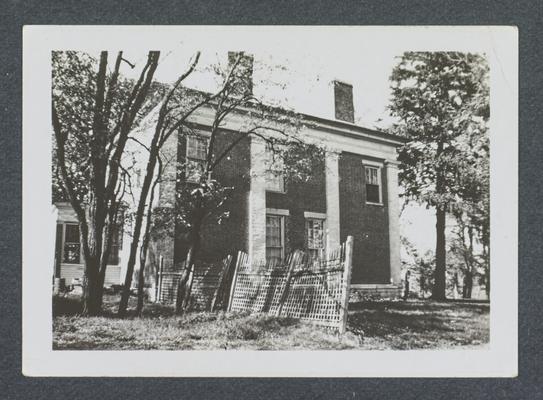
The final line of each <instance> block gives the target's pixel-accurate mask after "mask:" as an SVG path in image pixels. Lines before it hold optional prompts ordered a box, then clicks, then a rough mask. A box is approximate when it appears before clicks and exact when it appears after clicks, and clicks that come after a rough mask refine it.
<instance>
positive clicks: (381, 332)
mask: <svg viewBox="0 0 543 400" xmlns="http://www.w3.org/2000/svg"><path fill="white" fill-rule="evenodd" d="M489 309H490V306H489V304H488V303H482V302H467V301H460V302H456V301H444V302H436V301H430V300H416V301H396V302H394V301H387V302H364V303H356V304H352V305H350V306H349V319H348V330H350V331H351V332H357V333H361V334H362V335H363V336H364V338H372V339H378V340H384V339H386V340H387V341H388V343H389V344H390V345H391V347H392V348H423V347H430V343H433V344H434V345H435V344H436V343H442V344H443V345H444V346H447V345H456V344H480V343H486V342H488V337H489V325H488V324H489V322H488V314H489ZM400 337H401V338H402V340H398V338H400Z"/></svg>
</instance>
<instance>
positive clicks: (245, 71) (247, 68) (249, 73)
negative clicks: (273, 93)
mask: <svg viewBox="0 0 543 400" xmlns="http://www.w3.org/2000/svg"><path fill="white" fill-rule="evenodd" d="M238 57H241V58H240V60H239V63H238V64H237V66H236V70H235V71H234V82H235V84H234V85H235V90H234V93H235V94H238V95H252V94H253V63H254V58H253V55H252V54H247V53H245V52H244V51H229V52H228V71H230V69H231V68H232V67H233V65H234V63H235V62H236V60H237V59H238Z"/></svg>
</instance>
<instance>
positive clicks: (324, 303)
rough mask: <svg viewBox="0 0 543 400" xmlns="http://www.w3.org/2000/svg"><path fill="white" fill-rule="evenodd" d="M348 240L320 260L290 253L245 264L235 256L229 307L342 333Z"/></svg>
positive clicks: (241, 257) (348, 276) (347, 284)
mask: <svg viewBox="0 0 543 400" xmlns="http://www.w3.org/2000/svg"><path fill="white" fill-rule="evenodd" d="M352 248H353V239H352V237H351V236H349V237H348V238H347V241H346V242H345V243H344V244H342V245H341V246H340V247H339V248H338V249H336V250H335V251H331V252H329V253H328V255H327V257H325V258H323V259H318V260H315V259H310V258H307V257H306V256H305V255H304V254H303V253H301V252H296V253H294V254H293V255H292V256H290V257H289V258H288V259H287V260H285V262H284V263H280V264H277V263H262V264H251V263H250V262H249V259H248V256H247V255H246V254H245V253H242V252H240V253H238V257H237V262H236V268H235V270H234V277H233V281H232V287H231V294H230V300H229V309H230V310H231V311H249V312H263V313H270V314H274V315H277V316H285V317H293V318H299V319H301V320H306V321H311V322H313V323H316V324H319V325H323V326H326V327H329V328H333V329H337V330H339V331H340V332H341V333H343V332H344V331H345V328H346V322H347V307H348V299H349V290H350V280H351V270H352Z"/></svg>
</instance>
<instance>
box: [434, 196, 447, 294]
mask: <svg viewBox="0 0 543 400" xmlns="http://www.w3.org/2000/svg"><path fill="white" fill-rule="evenodd" d="M445 220H446V213H445V210H444V209H443V207H439V206H438V207H437V209H436V269H435V273H434V287H433V289H432V298H433V299H434V300H445V299H446V298H447V296H446V292H445V290H446V287H447V284H446V273H447V264H446V263H447V258H446V244H445Z"/></svg>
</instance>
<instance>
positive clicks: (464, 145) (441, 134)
mask: <svg viewBox="0 0 543 400" xmlns="http://www.w3.org/2000/svg"><path fill="white" fill-rule="evenodd" d="M487 80H488V65H487V63H486V60H485V59H484V57H483V56H481V55H479V54H469V53H458V52H407V53H405V54H404V55H403V56H402V57H401V59H400V61H399V63H398V65H397V66H396V67H395V68H394V70H393V72H392V75H391V83H392V85H391V87H392V101H391V105H390V110H391V114H392V115H393V116H395V117H397V119H398V121H399V122H398V123H397V124H396V125H395V126H394V127H393V129H392V131H393V132H395V133H396V134H399V135H402V136H404V137H406V139H407V142H406V144H405V145H404V146H402V148H401V149H400V153H399V160H400V162H401V164H400V173H399V178H400V182H401V184H402V186H403V188H404V196H405V198H406V200H414V201H416V202H418V203H420V204H424V205H426V206H427V207H433V208H435V210H436V217H437V220H436V234H437V241H436V276H435V280H436V285H435V286H434V287H435V291H434V296H435V297H437V298H444V297H445V280H446V272H445V270H446V256H445V246H446V244H445V219H446V214H447V213H455V215H457V214H458V213H460V214H462V213H465V212H467V211H468V210H470V211H469V214H470V218H474V219H477V218H478V219H479V221H480V222H481V223H486V222H484V221H488V219H487V217H486V216H485V214H486V215H487V214H488V201H487V198H488V196H486V195H485V193H488V179H486V178H485V177H484V176H482V175H481V174H485V173H486V174H487V172H485V171H488V138H487V121H488V118H489V99H488V82H487ZM485 160H486V161H485ZM485 163H486V164H485ZM476 209H477V210H478V211H477V212H475V210H476Z"/></svg>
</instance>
